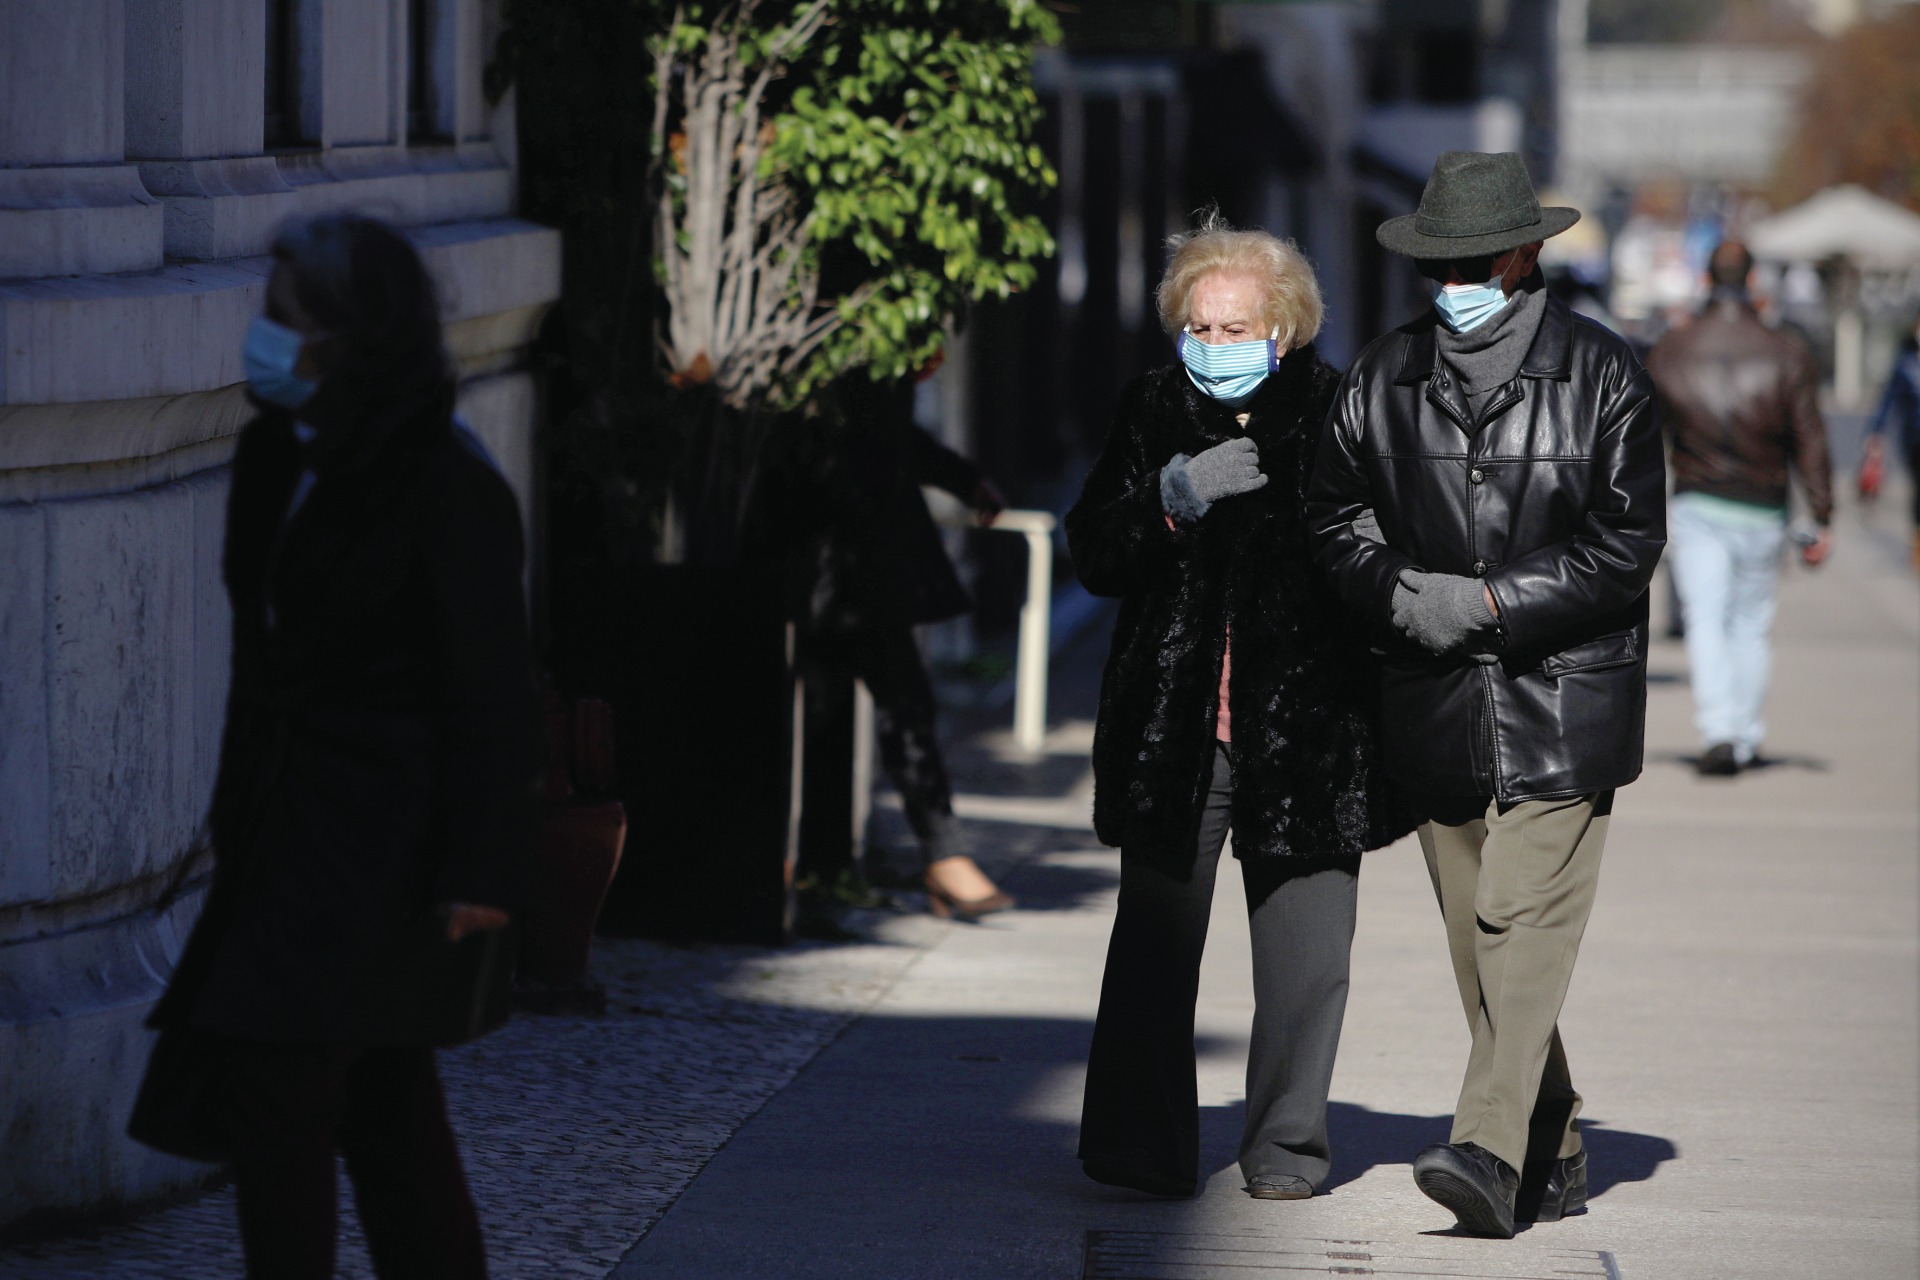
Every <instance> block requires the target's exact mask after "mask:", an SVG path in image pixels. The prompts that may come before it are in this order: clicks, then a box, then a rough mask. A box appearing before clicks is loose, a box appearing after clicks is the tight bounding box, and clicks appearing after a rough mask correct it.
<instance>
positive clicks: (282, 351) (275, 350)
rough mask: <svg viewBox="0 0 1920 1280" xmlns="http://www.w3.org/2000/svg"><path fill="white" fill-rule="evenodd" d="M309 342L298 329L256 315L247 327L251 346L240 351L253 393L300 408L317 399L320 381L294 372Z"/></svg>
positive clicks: (281, 404)
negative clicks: (314, 395)
mask: <svg viewBox="0 0 1920 1280" xmlns="http://www.w3.org/2000/svg"><path fill="white" fill-rule="evenodd" d="M306 341H307V340H306V338H305V336H303V335H302V334H301V333H300V332H299V331H298V330H294V329H289V328H287V326H285V325H283V324H279V323H277V322H275V321H272V320H269V319H267V318H266V317H265V316H258V317H256V318H255V319H254V322H253V324H252V325H250V326H249V327H248V328H247V345H246V346H245V347H244V348H243V349H242V350H241V353H240V358H241V361H242V363H244V364H245V365H246V369H247V382H248V384H249V385H250V386H252V387H253V394H255V395H256V396H259V397H260V398H261V399H262V400H265V401H266V402H267V403H268V404H277V405H279V406H280V407H281V408H283V409H298V408H299V407H300V406H302V405H304V404H305V403H306V402H307V401H309V400H311V399H313V393H314V392H315V391H318V390H319V389H320V384H319V383H317V382H313V381H311V380H309V379H306V378H303V377H301V376H300V375H299V374H297V373H295V372H294V371H293V370H294V367H295V366H296V365H298V364H299V363H300V348H301V347H303V346H305V345H306Z"/></svg>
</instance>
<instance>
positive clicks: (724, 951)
mask: <svg viewBox="0 0 1920 1280" xmlns="http://www.w3.org/2000/svg"><path fill="white" fill-rule="evenodd" d="M956 719H966V720H974V721H976V722H977V724H978V726H979V727H980V728H982V729H984V728H985V726H986V725H987V724H988V723H993V724H997V723H998V716H997V715H995V716H993V718H992V720H991V721H989V719H988V717H987V716H986V715H985V714H982V715H979V716H961V717H956ZM1005 736H1006V735H1005V733H1004V732H999V733H996V732H993V731H991V730H987V731H984V732H975V733H970V734H969V733H956V734H954V735H953V736H952V739H951V746H952V750H951V753H950V758H951V761H952V764H953V768H954V773H955V775H956V776H957V777H958V778H960V779H961V780H962V782H963V785H967V786H970V787H980V788H982V789H984V790H987V791H989V792H1004V791H1016V792H1017V791H1020V790H1024V789H1029V788H1032V789H1038V790H1042V791H1044V790H1046V789H1048V788H1061V787H1064V786H1065V785H1066V783H1065V781H1064V780H1069V779H1071V778H1072V777H1073V776H1075V775H1078V774H1080V773H1083V772H1084V770H1085V767H1086V761H1085V756H1084V746H1085V740H1086V739H1087V737H1088V733H1087V729H1086V726H1084V725H1079V726H1074V727H1071V728H1068V729H1066V730H1064V731H1056V733H1055V735H1054V736H1055V737H1056V738H1057V739H1058V740H1059V743H1058V749H1057V754H1054V755H1052V756H1050V757H1049V758H1047V759H1043V760H1041V761H1038V762H1030V763H1027V764H1021V765H1014V764H1010V763H1009V762H1008V761H1007V759H1006V758H1005V755H1004V753H1003V752H1000V751H996V750H995V744H996V742H997V740H998V739H999V738H1003V737H1005ZM972 802H973V797H972V796H966V797H962V801H961V808H962V811H963V814H964V813H965V812H966V811H967V810H968V809H970V808H971V807H973V806H972ZM987 803H988V807H989V808H990V807H991V802H987ZM1056 803H1057V802H1056ZM1069 803H1071V802H1069ZM1041 808H1042V809H1043V810H1044V808H1045V805H1044V803H1043V804H1042V806H1041ZM994 816H997V815H994ZM1036 818H1037V820H1038V822H1040V823H1041V824H1045V823H1046V822H1047V818H1048V815H1047V814H1046V813H1045V812H1040V813H1038V814H1037V815H1036ZM1020 821H1022V819H1021V818H1020V817H1019V816H1015V818H1014V821H1013V822H1008V821H1007V820H1006V819H1005V818H1001V819H1000V820H999V821H995V822H993V825H992V826H991V828H990V831H991V838H990V839H984V840H977V841H976V844H977V845H978V846H979V850H978V852H979V857H980V861H981V863H982V865H983V866H985V867H986V869H987V870H988V871H989V873H990V874H992V875H994V876H995V877H1003V876H1006V875H1008V874H1012V873H1014V871H1015V868H1017V867H1018V866H1020V865H1022V864H1024V863H1026V862H1029V861H1031V860H1032V859H1033V858H1034V857H1035V856H1036V855H1037V854H1039V853H1040V852H1041V851H1042V850H1043V849H1044V848H1047V847H1050V846H1051V845H1052V844H1057V843H1058V838H1059V832H1058V831H1057V830H1048V828H1047V826H1046V825H1034V826H1022V825H1018V824H1019V822H1020ZM1028 821H1032V819H1029V820H1028ZM964 825H965V826H966V827H968V828H970V829H971V830H970V834H975V835H979V834H983V833H984V831H985V830H988V829H985V828H982V827H981V826H980V824H977V823H966V824H964ZM876 834H877V836H878V837H879V838H880V840H881V841H882V842H883V844H884V845H885V846H887V847H893V848H903V847H907V846H909V845H910V843H911V836H910V834H909V833H908V831H907V829H906V824H905V822H904V820H903V819H902V818H901V817H900V815H899V812H898V801H897V799H894V800H892V802H891V803H889V801H888V798H886V797H884V796H883V797H882V798H881V808H880V811H879V813H878V814H877V815H876ZM923 904H924V898H922V897H921V896H920V895H918V894H897V895H895V906H894V908H893V909H891V910H874V911H859V912H853V913H851V914H850V916H849V918H848V919H847V921H846V923H847V924H848V925H849V926H850V927H851V928H852V929H853V930H854V931H856V932H858V933H859V934H860V935H862V936H863V938H864V939H865V940H864V941H858V942H851V943H840V944H825V943H816V942H800V943H796V944H794V945H793V946H791V947H788V948H785V949H781V950H775V949H770V948H761V947H748V946H720V945H696V946H674V945H670V944H667V943H661V942H653V941H647V940H643V939H614V938H602V939H599V940H598V941H596V943H595V950H594V972H595V975H596V976H597V977H598V978H599V979H600V980H601V981H602V982H603V983H604V984H605V985H606V988H607V993H608V1006H609V1007H608V1013H607V1015H606V1016H605V1017H602V1018H579V1017H534V1016H529V1015H525V1014H522V1015H518V1016H516V1017H515V1018H514V1020H513V1021H512V1022H510V1023H509V1024H508V1025H507V1026H506V1027H504V1028H503V1029H501V1030H500V1031H498V1032H496V1033H495V1034H493V1035H491V1036H489V1037H487V1038H485V1039H483V1040H480V1041H477V1042H476V1043H474V1044H471V1045H466V1046H463V1047H461V1048H459V1049H454V1050H449V1051H447V1052H444V1053H442V1054H441V1056H440V1070H441V1075H442V1078H443V1080H444V1082H445V1086H446V1092H447V1099H448V1105H449V1109H450V1112H451V1114H452V1120H453V1127H454V1131H455V1133H457V1134H458V1135H459V1137H460V1140H461V1146H462V1150H463V1153H464V1155H465V1160H466V1169H467V1177H468V1180H469V1182H470V1183H471V1185H472V1188H473V1194H474V1199H475V1201H476V1202H477V1203H478V1205H479V1209H480V1217H481V1225H482V1228H483V1230H484V1231H485V1234H486V1239H487V1254H488V1259H489V1263H490V1266H491V1274H492V1275H493V1276H494V1277H495V1280H521V1278H523V1277H524V1278H526V1280H533V1278H534V1277H541V1278H543V1280H544V1278H546V1277H571V1276H591V1277H595V1278H596V1280H598V1278H599V1277H604V1276H605V1275H607V1273H608V1272H609V1271H610V1270H612V1268H613V1267H614V1266H615V1264H617V1263H618V1262H619V1261H620V1258H621V1256H622V1255H623V1254H624V1253H625V1252H626V1251H627V1250H628V1249H630V1248H631V1247H632V1246H633V1245H634V1243H635V1242H636V1241H638V1240H639V1239H640V1238H641V1237H642V1236H644V1235H645V1234H646V1232H647V1231H648V1230H649V1229H650V1228H651V1227H652V1226H653V1224H654V1223H655V1222H657V1221H658V1220H659V1218H660V1216H661V1215H662V1214H664V1213H665V1212H666V1211H667V1209H668V1208H669V1207H670V1206H671V1205H672V1204H673V1202H674V1200H675V1199H676V1198H677V1197H678V1196H679V1195H680V1193H681V1192H682V1191H683V1190H685V1189H686V1187H687V1185H688V1183H690V1182H691V1181H692V1180H693V1179H694V1177H695V1176H696V1175H698V1174H699V1172H700V1170H701V1169H702V1168H704V1167H705V1166H706V1163H707V1161H708V1160H709V1159H711V1158H712V1156H713V1155H714V1154H715V1153H716V1152H718V1151H719V1150H720V1149H721V1148H722V1147H723V1146H725V1145H726V1143H727V1141H728V1140H729V1139H730V1138H731V1137H732V1136H733V1135H734V1133H735V1132H737V1131H738V1130H739V1129H740V1127H741V1126H742V1125H743V1124H745V1123H746V1122H747V1121H748V1120H749V1119H750V1118H751V1117H752V1116H753V1115H754V1114H755V1113H756V1112H757V1111H759V1110H760V1108H761V1107H762V1106H763V1105H764V1104H765V1103H766V1102H767V1100H768V1099H770V1098H771V1097H773V1096H774V1094H776V1093H777V1092H779V1091H780V1090H781V1089H782V1088H783V1087H784V1086H786V1085H787V1084H788V1082H790V1081H791V1080H792V1079H793V1078H794V1077H795V1076H796V1075H797V1074H798V1073H799V1072H800V1071H801V1070H802V1069H803V1068H804V1067H805V1066H806V1065H807V1064H808V1063H809V1062H811V1061H812V1060H813V1059H814V1057H815V1056H816V1055H817V1054H819V1052H820V1051H821V1050H822V1049H824V1048H825V1047H826V1046H827V1045H828V1044H830V1043H831V1042H832V1041H833V1040H834V1039H835V1038H836V1037H837V1036H839V1034H840V1033H841V1032H842V1031H843V1030H845V1029H846V1028H847V1027H848V1025H849V1024H851V1023H852V1022H853V1021H854V1020H855V1019H857V1018H858V1017H859V1016H860V1015H861V1014H862V1013H864V1012H866V1011H867V1010H868V1009H869V1008H870V1007H872V1005H873V1004H874V1002H875V1001H877V1000H878V999H880V997H881V996H882V995H884V994H885V993H886V991H887V990H888V989H889V988H890V987H891V986H892V985H893V984H894V982H895V981H897V980H898V979H899V978H900V977H901V975H903V974H904V973H905V972H906V971H907V970H908V969H909V968H910V967H911V966H912V965H913V964H914V962H915V961H916V960H918V959H919V958H920V957H921V956H922V955H924V954H925V953H926V951H927V950H929V949H930V948H932V947H934V946H936V945H938V944H939V942H940V940H941V939H943V938H944V937H946V936H947V934H948V932H949V931H950V930H951V929H953V928H955V927H964V926H954V925H950V924H945V923H941V922H937V921H935V920H933V919H932V918H931V917H930V916H927V915H925V914H924V913H923V910H922V908H923ZM340 1203H341V1205H342V1206H343V1211H342V1213H341V1248H340V1255H339V1261H338V1264H337V1274H338V1275H339V1276H341V1277H343V1278H345V1280H371V1277H372V1274H373V1272H372V1268H371V1266H370V1265H369V1264H368V1261H367V1253H366V1246H365V1244H364V1242H363V1241H362V1239H361V1236H360V1231H359V1224H358V1222H357V1221H356V1220H355V1216H354V1214H353V1212H352V1210H351V1208H350V1207H347V1206H350V1205H351V1203H352V1197H351V1191H350V1189H349V1188H348V1186H347V1184H346V1181H345V1178H344V1175H343V1176H342V1180H341V1188H340ZM242 1275H243V1266H242V1262H241V1257H240V1247H239V1236H238V1230H237V1227H236V1224H235V1217H234V1205H233V1192H232V1190H231V1188H222V1189H220V1190H216V1191H212V1192H209V1193H207V1194H206V1195H203V1196H200V1197H199V1198H197V1199H194V1200H191V1201H189V1202H186V1203H182V1204H177V1205H174V1206H172V1207H168V1208H163V1209H158V1210H154V1211H151V1212H147V1213H144V1214H142V1215H140V1216H138V1217H134V1218H131V1219H129V1220H126V1221H122V1222H119V1223H115V1224H111V1225H108V1226H105V1227H102V1228H100V1229H98V1230H96V1231H93V1232H89V1233H87V1234H84V1235H75V1236H65V1237H59V1238H54V1239H47V1240H40V1241H34V1242H28V1243H18V1244H14V1245H10V1246H4V1247H0V1280H55V1278H56V1277H57V1278H58V1280H122V1278H131V1277H140V1278H145V1277H166V1278H167V1280H238V1278H239V1277H241V1276H242Z"/></svg>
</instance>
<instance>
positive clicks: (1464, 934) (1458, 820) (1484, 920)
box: [1420, 791, 1613, 1169]
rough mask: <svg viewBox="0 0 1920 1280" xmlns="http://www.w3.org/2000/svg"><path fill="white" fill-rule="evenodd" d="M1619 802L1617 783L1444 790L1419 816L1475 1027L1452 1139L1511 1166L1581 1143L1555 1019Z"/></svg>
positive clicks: (1565, 1152)
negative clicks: (1554, 796) (1507, 794)
mask: <svg viewBox="0 0 1920 1280" xmlns="http://www.w3.org/2000/svg"><path fill="white" fill-rule="evenodd" d="M1612 809H1613V793H1612V792H1611V791H1606V792H1601V793H1599V794H1597V795H1590V796H1579V797H1575V798H1573V799H1570V800H1528V801H1523V802H1521V803H1519V804H1514V805H1501V804H1499V803H1498V802H1497V801H1487V802H1481V801H1475V800H1468V801H1459V800H1452V799H1444V800H1437V801H1435V802H1433V807H1432V808H1431V809H1430V810H1429V813H1430V815H1431V816H1430V820H1429V821H1427V822H1426V823H1425V824H1423V825H1422V826H1421V828H1420V848H1421V849H1422V851H1423V852H1425V854H1426V858H1427V872H1428V874H1429V875H1431V876H1432V877H1433V890H1434V893H1435V895H1436V896H1438V898H1439V899H1440V913H1441V915H1442V916H1443V917H1445V919H1446V925H1447V949H1448V952H1449V953H1450V955H1451V957H1452V959H1453V976H1454V980H1455V982H1457V983H1458V984H1459V987H1460V1003H1461V1006H1462V1007H1463V1008H1464V1009H1465V1011H1466V1015H1467V1025H1468V1027H1469V1028H1470V1029H1471V1030H1472V1032H1473V1051H1472V1053H1471V1054H1470V1056H1469V1057H1468V1059H1467V1076H1466V1080H1465V1082H1464V1083H1463V1084H1462V1085H1461V1087H1460V1101H1459V1103H1458V1105H1457V1106H1456V1107H1455V1108H1454V1116H1453V1137H1452V1139H1451V1140H1452V1141H1454V1142H1473V1143H1477V1144H1478V1145H1479V1146H1481V1147H1483V1148H1485V1149H1486V1150H1488V1151H1491V1152H1492V1153H1493V1154H1494V1155H1496V1156H1499V1157H1500V1158H1501V1159H1502V1160H1505V1161H1506V1162H1507V1163H1508V1164H1510V1165H1512V1166H1513V1167H1514V1168H1515V1169H1520V1168H1522V1167H1523V1165H1525V1164H1527V1163H1536V1162H1539V1161H1543V1160H1553V1159H1556V1158H1558V1157H1563V1156H1571V1155H1575V1154H1578V1152H1579V1151H1580V1133H1579V1130H1578V1128H1577V1127H1576V1124H1575V1121H1576V1119H1577V1117H1578V1116H1579V1114H1580V1095H1579V1094H1578V1093H1577V1092H1575V1090H1574V1087H1573V1081H1572V1078H1571V1076H1570V1075H1569V1073H1568V1071H1567V1055H1566V1052H1565V1050H1564V1049H1563V1048H1562V1047H1561V1044H1560V1029H1559V1027H1558V1025H1557V1024H1558V1021H1559V1018H1560V1006H1561V1004H1562V1002H1563V1001H1564V1000H1565V999H1566V995H1567V983H1568V981H1569V980H1570V979H1571V978H1572V977H1573V962H1574V958H1575V957H1576V956H1577V955H1578V954H1579V951H1580V937H1581V935H1582V934H1583V933H1584V932H1585V931H1586V927H1587V915H1588V913H1589V912H1590V911H1591V910H1592V909H1593V894H1594V889H1595V887H1596V886H1597V885H1598V883H1599V879H1600V851H1601V848H1602V846H1604V845H1605V844H1606V839H1607V821H1608V814H1609V813H1611V812H1612Z"/></svg>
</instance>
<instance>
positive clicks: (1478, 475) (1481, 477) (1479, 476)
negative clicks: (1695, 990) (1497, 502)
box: [1467, 467, 1487, 484]
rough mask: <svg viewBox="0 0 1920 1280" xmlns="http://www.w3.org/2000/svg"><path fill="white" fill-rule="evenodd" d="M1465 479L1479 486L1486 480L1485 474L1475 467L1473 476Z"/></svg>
mask: <svg viewBox="0 0 1920 1280" xmlns="http://www.w3.org/2000/svg"><path fill="white" fill-rule="evenodd" d="M1467 478H1468V479H1469V480H1471V481H1473V482H1474V483H1475V484H1481V483H1483V482H1484V481H1485V480H1486V478H1487V473H1486V472H1484V471H1482V470H1481V469H1480V468H1478V467H1475V468H1474V469H1473V474H1472V475H1470V476H1468V477H1467Z"/></svg>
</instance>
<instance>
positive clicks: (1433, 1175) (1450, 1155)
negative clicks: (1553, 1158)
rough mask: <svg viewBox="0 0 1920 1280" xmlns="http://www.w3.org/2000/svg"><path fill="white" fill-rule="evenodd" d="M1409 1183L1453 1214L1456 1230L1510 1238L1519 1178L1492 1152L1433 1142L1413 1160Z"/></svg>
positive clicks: (1476, 1147) (1468, 1145)
mask: <svg viewBox="0 0 1920 1280" xmlns="http://www.w3.org/2000/svg"><path fill="white" fill-rule="evenodd" d="M1413 1180H1414V1182H1415V1184H1417V1185H1418V1186H1419V1188H1420V1190H1421V1191H1423V1192H1425V1193H1426V1195H1427V1196H1428V1198H1429V1199H1432V1200H1435V1201H1437V1202H1439V1203H1440V1204H1442V1205H1444V1206H1446V1208H1447V1209H1448V1210H1450V1211H1451V1212H1452V1213H1453V1216H1454V1217H1455V1219H1457V1220H1458V1221H1459V1223H1460V1228H1461V1230H1463V1231H1469V1232H1471V1233H1473V1234H1474V1235H1476V1236H1493V1237H1495V1238H1496V1239H1500V1240H1511V1239H1513V1198H1514V1194H1515V1192H1517V1191H1518V1190H1519V1187H1520V1175H1519V1174H1517V1173H1515V1172H1514V1171H1513V1166H1512V1165H1510V1164H1508V1163H1507V1162H1506V1161H1505V1160H1502V1159H1501V1158H1500V1157H1499V1156H1496V1155H1494V1154H1493V1152H1491V1151H1488V1150H1486V1149H1485V1148H1483V1147H1479V1146H1476V1145H1475V1144H1474V1143H1471V1142H1455V1143H1451V1144H1449V1143H1445V1142H1436V1143H1435V1144H1434V1145H1432V1146H1430V1147H1428V1148H1427V1149H1426V1150H1425V1151H1422V1152H1421V1153H1420V1154H1419V1155H1417V1156H1415V1157H1414V1158H1413Z"/></svg>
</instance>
